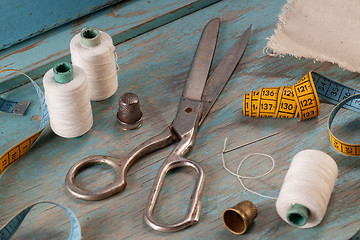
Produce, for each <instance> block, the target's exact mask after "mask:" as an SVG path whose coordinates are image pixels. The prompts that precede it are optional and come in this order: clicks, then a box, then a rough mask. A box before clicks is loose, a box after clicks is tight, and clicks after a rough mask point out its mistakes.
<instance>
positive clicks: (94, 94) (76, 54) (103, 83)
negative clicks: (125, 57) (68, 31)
mask: <svg viewBox="0 0 360 240" xmlns="http://www.w3.org/2000/svg"><path fill="white" fill-rule="evenodd" d="M70 53H71V61H72V63H73V65H76V66H79V67H81V68H82V69H83V70H84V71H85V73H86V78H87V81H88V85H89V89H90V94H91V97H90V99H91V100H93V101H100V100H104V99H107V98H109V97H111V96H112V95H113V94H114V93H115V92H116V90H117V88H118V79H117V70H116V60H115V47H114V44H113V41H112V39H111V36H110V35H109V34H107V33H105V32H102V31H99V30H98V29H96V28H84V29H83V30H82V31H81V32H80V33H79V34H77V35H76V36H75V37H73V38H72V39H71V42H70Z"/></svg>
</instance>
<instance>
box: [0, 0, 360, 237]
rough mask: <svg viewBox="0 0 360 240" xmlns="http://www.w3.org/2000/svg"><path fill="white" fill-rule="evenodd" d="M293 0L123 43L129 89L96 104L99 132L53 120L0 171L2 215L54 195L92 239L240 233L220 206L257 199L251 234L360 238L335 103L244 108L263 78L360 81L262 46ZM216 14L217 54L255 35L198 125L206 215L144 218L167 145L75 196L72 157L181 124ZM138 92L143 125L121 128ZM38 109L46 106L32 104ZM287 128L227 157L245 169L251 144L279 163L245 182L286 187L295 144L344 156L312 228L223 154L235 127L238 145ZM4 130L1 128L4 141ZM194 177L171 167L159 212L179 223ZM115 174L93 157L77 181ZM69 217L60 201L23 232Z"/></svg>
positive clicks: (350, 135)
mask: <svg viewBox="0 0 360 240" xmlns="http://www.w3.org/2000/svg"><path fill="white" fill-rule="evenodd" d="M284 3H285V0H272V1H251V0H247V1H237V0H223V1H221V2H219V3H216V4H214V5H212V6H209V7H207V8H205V9H203V10H201V11H198V12H196V13H193V14H191V15H188V16H186V17H183V18H181V19H179V20H177V21H174V22H172V23H170V24H168V25H166V26H163V27H160V28H157V29H155V30H153V31H151V32H148V33H146V34H144V35H141V36H139V37H136V38H134V39H131V40H129V41H127V42H125V43H123V44H119V45H118V46H117V51H118V53H119V56H121V57H120V62H119V63H120V66H121V69H120V71H119V73H118V76H119V86H120V87H119V90H118V91H117V93H116V94H115V96H113V97H112V98H110V99H108V100H106V101H102V102H94V103H92V106H93V112H94V120H95V122H94V126H93V128H92V129H91V131H90V132H89V133H87V134H86V135H84V136H83V137H80V138H76V139H63V138H60V137H58V136H56V135H54V134H53V133H52V132H51V130H50V129H47V131H46V132H45V134H44V135H43V136H42V137H41V138H40V140H39V142H38V143H37V144H36V145H35V147H34V148H33V149H31V151H30V152H29V153H28V154H27V155H26V156H24V157H23V159H21V160H20V161H19V162H17V163H16V164H15V165H13V166H11V167H10V168H9V169H7V170H6V172H5V173H4V174H3V175H2V176H1V179H0V189H1V195H0V202H1V204H0V212H1V214H0V225H1V224H3V223H5V222H6V221H7V220H8V219H9V218H10V217H11V216H12V215H13V214H14V213H15V212H17V211H19V210H20V209H22V208H23V207H24V206H26V205H28V204H29V203H32V202H34V201H38V200H53V201H56V202H59V203H61V204H63V205H65V206H67V207H70V208H71V209H72V210H73V211H74V212H75V214H76V215H77V216H78V217H79V219H80V222H81V224H82V230H83V237H84V239H169V238H173V239H237V238H238V236H235V235H233V234H232V233H230V232H228V231H227V230H226V229H225V227H224V226H223V223H222V212H223V211H224V210H225V209H226V208H227V207H230V206H233V205H235V204H236V203H238V202H240V201H243V200H246V199H247V200H250V201H253V202H254V203H255V204H256V206H257V207H258V210H259V215H258V217H257V218H256V220H255V224H254V225H253V226H252V227H251V228H250V229H249V231H248V232H247V233H246V234H245V235H243V236H242V237H241V238H244V239H339V240H340V239H348V238H349V237H350V236H352V235H353V234H354V233H355V232H356V231H357V230H358V229H359V222H360V213H359V211H358V209H359V207H360V202H359V201H358V196H359V191H360V189H359V184H358V182H359V180H360V172H359V167H358V166H359V163H358V161H359V157H348V156H344V155H342V154H340V153H338V152H336V150H334V148H333V147H332V146H331V145H330V143H329V140H328V134H327V116H328V114H329V113H330V111H331V109H332V108H333V105H331V104H328V103H325V102H321V109H322V113H321V115H320V116H319V117H318V118H316V119H312V120H309V121H304V122H297V121H296V120H295V119H269V118H263V119H259V118H251V117H245V116H243V114H242V96H243V94H245V93H248V92H249V91H252V90H258V89H259V88H260V87H271V86H282V85H291V84H293V83H295V82H296V81H297V80H298V79H299V78H301V77H302V76H303V75H305V74H306V73H307V72H308V71H310V70H312V69H315V70H316V71H318V72H319V73H322V74H324V75H326V76H328V77H330V78H332V79H334V80H338V81H339V82H342V83H344V84H347V85H349V86H352V87H354V88H357V89H360V83H359V79H360V76H359V75H358V74H355V73H351V72H348V71H343V70H341V69H340V68H339V67H337V66H335V65H332V64H330V63H314V62H313V61H312V60H306V59H301V60H299V59H295V58H291V57H284V58H273V57H269V56H264V55H263V52H262V49H263V48H264V47H265V45H266V41H267V40H266V38H267V37H269V36H270V35H271V34H272V33H273V31H274V28H275V24H276V22H277V15H278V14H279V12H280V9H281V7H282V5H283V4H284ZM213 17H220V18H221V20H222V25H221V29H220V35H219V42H218V46H217V50H216V55H215V59H214V64H216V63H218V62H219V60H220V58H221V57H222V56H224V54H225V52H226V51H227V50H228V49H229V48H230V47H231V45H232V44H233V43H234V42H235V38H236V37H237V36H238V35H240V34H241V32H242V31H243V30H244V29H246V27H247V26H248V25H249V24H250V23H252V24H253V33H252V36H251V38H250V42H249V45H248V48H247V50H246V53H245V55H244V57H243V61H242V64H241V65H239V66H238V67H237V69H236V71H235V73H234V75H233V76H232V78H231V80H230V81H229V83H228V84H227V86H226V87H225V89H224V91H223V93H222V94H221V95H220V98H219V99H218V101H217V102H216V103H215V105H214V107H213V109H212V110H211V112H210V113H209V116H208V117H207V119H206V120H205V122H204V123H203V125H202V126H201V128H200V129H199V132H198V134H197V138H196V142H195V146H194V148H193V150H192V151H191V152H190V153H189V154H188V157H189V158H190V159H192V160H195V161H197V162H199V163H200V164H201V165H202V166H203V168H204V170H205V172H206V176H207V177H206V182H205V187H204V190H203V197H202V212H201V217H200V221H199V223H198V224H196V225H195V226H192V227H191V228H188V229H186V230H183V231H180V232H176V233H170V234H168V233H159V232H156V231H153V230H151V229H150V228H149V227H148V226H147V225H146V224H145V222H144V220H143V209H144V208H145V206H146V201H147V198H148V194H149V192H150V190H151V187H152V184H153V180H154V177H155V174H156V172H157V169H158V168H159V166H160V164H161V163H162V162H163V160H164V159H165V158H166V157H167V156H168V155H169V153H170V152H171V150H172V148H166V149H163V150H161V151H158V152H156V153H154V154H152V155H150V156H147V157H146V158H144V159H142V160H140V161H138V162H137V163H135V165H134V166H133V167H132V168H131V169H130V172H129V175H128V179H127V181H128V185H127V187H126V189H125V191H124V192H122V193H120V194H117V195H115V196H113V197H111V198H109V199H106V200H103V201H98V202H86V201H82V200H77V199H75V198H74V197H72V196H71V195H70V194H69V193H68V192H67V191H66V189H65V187H64V178H65V175H66V173H67V171H68V169H69V168H70V166H71V165H72V164H73V163H75V162H76V161H78V160H79V159H81V158H83V157H86V156H89V155H93V154H105V155H110V156H113V157H119V156H122V155H123V154H124V153H125V152H127V151H129V150H131V149H132V148H134V147H135V146H137V145H138V144H139V143H141V142H142V141H144V140H145V139H147V138H148V137H150V136H153V135H154V134H156V133H158V132H159V131H161V130H163V128H164V127H165V126H167V125H168V124H169V123H170V122H171V120H172V119H173V117H174V116H175V112H176V108H177V105H178V102H179V99H180V95H181V92H182V88H183V86H184V82H185V79H186V76H187V73H188V70H189V68H190V64H191V61H192V58H193V55H194V52H195V49H196V46H197V43H198V39H199V37H200V33H201V31H202V29H203V27H204V26H205V24H206V23H207V22H208V21H209V20H210V19H211V18H213ZM28 91H30V88H28V87H27V86H26V85H25V86H22V87H20V88H17V89H15V90H12V91H9V92H8V93H7V94H8V96H11V95H16V94H19V95H20V94H21V93H23V94H24V93H26V94H28ZM129 91H130V92H134V93H136V94H138V95H139V97H140V101H141V107H142V111H143V114H144V125H143V126H142V127H141V128H140V129H138V130H135V131H131V132H123V131H121V130H120V128H119V127H118V126H117V123H116V118H115V114H116V111H117V107H116V105H117V101H118V99H119V97H120V96H121V94H123V93H125V92H129ZM30 114H35V115H36V114H38V113H36V112H35V111H34V112H30ZM341 114H342V115H341V117H340V118H339V119H338V120H337V121H339V122H337V125H336V126H334V127H335V129H334V131H337V132H342V137H343V138H344V139H348V140H351V141H353V142H358V137H357V136H359V131H360V130H359V129H360V128H359V127H358V118H357V116H358V115H357V113H354V112H352V111H348V110H345V111H344V112H343V113H341ZM27 117H29V118H31V117H32V116H31V115H30V116H27ZM7 124H8V125H6V126H7V127H9V128H10V127H13V128H15V126H16V125H15V124H12V123H11V122H7ZM35 125H36V124H35ZM29 126H31V125H30V123H29V122H24V123H23V125H22V126H16V127H17V128H21V129H22V128H24V129H26V128H27V127H29ZM277 131H280V134H279V135H277V136H275V137H274V138H271V139H268V140H265V141H262V142H259V143H255V144H252V145H249V146H246V147H244V148H242V149H239V150H238V151H234V152H231V153H229V154H227V155H226V156H225V158H226V160H227V164H228V166H229V168H231V169H232V170H236V167H237V164H238V163H239V161H240V160H241V159H242V158H243V156H245V155H246V154H248V153H251V152H262V153H267V154H270V155H272V156H273V157H274V159H275V161H276V167H275V170H274V171H273V172H272V173H271V174H270V175H268V176H266V177H264V178H261V179H253V180H244V183H245V184H246V186H248V187H249V188H251V189H253V190H255V191H259V192H261V193H263V194H267V195H271V196H276V195H277V194H278V193H279V189H280V187H281V185H282V181H283V178H284V177H285V174H286V172H287V169H288V167H289V164H290V161H291V159H292V157H293V156H294V155H295V154H296V153H297V152H299V151H301V150H304V149H309V148H312V149H318V150H322V151H324V152H326V153H328V154H329V155H330V156H332V157H333V158H334V159H335V160H336V162H337V164H338V167H339V176H338V179H337V181H336V184H335V188H334V192H333V194H332V197H331V199H330V204H329V206H328V210H327V213H326V215H325V218H324V219H323V221H322V223H321V224H320V225H319V226H317V227H314V228H312V229H297V228H294V227H292V226H289V225H288V224H286V223H285V222H284V221H283V220H281V219H280V217H279V216H278V215H277V212H276V210H275V201H273V200H268V199H263V198H260V197H258V196H256V195H253V194H251V193H248V192H246V191H244V190H243V189H242V188H241V186H240V184H239V183H238V181H237V179H236V178H235V177H233V176H231V175H229V174H228V173H227V172H226V171H225V170H224V169H223V168H222V163H221V158H220V152H221V150H222V145H223V140H224V137H229V147H233V146H236V145H239V144H241V143H245V142H248V141H250V140H253V139H256V138H259V137H262V136H265V135H268V134H270V133H273V132H277ZM19 134H20V132H17V133H16V135H19ZM5 136H6V135H1V137H2V138H1V139H4V137H5ZM3 141H4V140H3ZM269 166H270V163H269V162H267V160H266V161H264V160H263V159H260V158H259V159H252V160H251V161H248V162H246V163H245V164H244V166H243V168H242V169H243V170H242V173H243V174H258V173H260V172H263V171H265V170H266V169H267V168H268V167H269ZM191 176H192V174H191V172H189V171H187V170H180V171H176V172H174V173H173V174H171V175H170V176H168V177H167V179H166V180H167V182H166V185H165V186H164V188H163V192H162V193H163V194H164V195H163V196H162V197H161V199H160V202H159V205H158V206H157V209H156V215H157V216H159V217H161V218H162V219H164V220H165V221H174V220H177V219H179V217H180V216H179V215H178V212H180V214H184V213H185V204H186V203H185V202H186V199H187V197H188V196H189V193H190V190H191V189H190V188H189V187H186V186H187V185H188V184H191V182H192V179H191ZM112 178H113V176H112V174H111V170H109V169H108V168H101V167H93V168H92V169H90V170H87V171H85V172H83V173H82V175H81V176H80V178H79V182H80V183H81V184H83V185H84V186H86V184H88V183H90V184H91V187H92V188H96V187H99V186H100V185H102V186H104V185H105V184H106V183H109V182H110V181H111V179H112ZM179 190H181V192H180V191H179ZM49 210H51V211H49ZM65 221H67V220H66V216H65V215H64V214H62V213H60V211H59V210H56V209H53V208H46V207H43V208H39V209H38V210H35V211H34V212H33V213H31V215H30V216H29V218H28V219H27V220H25V222H24V224H23V225H22V226H21V228H20V229H19V231H18V233H17V235H16V237H17V238H30V237H32V238H51V239H64V238H66V236H67V228H68V226H69V224H64V222H65ZM50 222H51V224H49V223H50Z"/></svg>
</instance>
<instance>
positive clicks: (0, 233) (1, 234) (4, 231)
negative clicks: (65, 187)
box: [0, 202, 81, 240]
mask: <svg viewBox="0 0 360 240" xmlns="http://www.w3.org/2000/svg"><path fill="white" fill-rule="evenodd" d="M44 203H47V204H53V205H55V206H58V207H60V208H62V209H63V210H64V211H65V212H66V213H67V215H68V216H69V219H70V224H71V230H70V235H69V237H68V240H80V239H81V228H80V223H79V220H78V219H77V218H76V216H75V214H74V213H73V212H72V211H71V210H70V209H68V208H66V207H64V206H62V205H60V204H58V203H54V202H37V203H35V204H32V205H30V206H28V207H26V208H25V209H23V210H22V211H21V212H19V213H18V214H17V215H16V216H15V217H13V218H12V219H11V220H10V221H9V222H8V223H6V224H5V225H4V226H3V227H2V228H1V229H0V239H1V240H8V239H10V238H11V237H12V236H13V235H14V234H15V232H16V231H17V230H18V228H19V227H20V225H21V223H22V222H23V220H24V218H25V217H26V215H27V214H28V213H29V212H30V210H31V209H32V208H33V207H35V206H36V205H38V204H44Z"/></svg>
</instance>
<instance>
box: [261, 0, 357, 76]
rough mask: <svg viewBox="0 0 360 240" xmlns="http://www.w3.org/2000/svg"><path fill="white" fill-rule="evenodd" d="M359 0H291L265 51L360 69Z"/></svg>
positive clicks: (281, 15) (284, 9)
mask: <svg viewBox="0 0 360 240" xmlns="http://www.w3.org/2000/svg"><path fill="white" fill-rule="evenodd" d="M359 13H360V1H359V0H344V1H339V0H288V2H287V4H285V5H284V7H283V9H282V13H281V14H280V16H279V23H278V25H277V28H276V30H275V33H274V35H272V36H271V37H270V38H269V42H268V43H267V45H266V48H265V51H266V52H267V53H268V54H269V55H274V56H281V55H285V54H289V55H292V56H295V57H298V58H300V57H305V58H311V59H315V60H317V61H327V62H332V63H336V64H338V65H339V66H340V67H342V68H344V69H347V70H350V71H353V72H360V44H359V39H360V14H359Z"/></svg>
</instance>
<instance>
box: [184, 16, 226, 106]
mask: <svg viewBox="0 0 360 240" xmlns="http://www.w3.org/2000/svg"><path fill="white" fill-rule="evenodd" d="M219 28H220V19H218V18H215V19H213V20H211V21H210V22H208V24H206V26H205V28H204V30H203V32H202V34H201V38H200V41H199V44H198V46H197V49H196V53H195V56H194V59H193V62H192V65H191V69H190V72H189V76H188V78H187V80H186V85H185V88H184V93H183V96H184V97H185V98H189V99H192V100H198V101H201V97H202V94H203V91H204V87H205V84H206V81H207V79H208V75H209V71H210V67H211V63H212V60H213V57H214V52H215V47H216V42H217V38H218V34H219Z"/></svg>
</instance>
